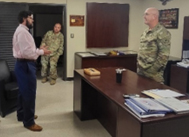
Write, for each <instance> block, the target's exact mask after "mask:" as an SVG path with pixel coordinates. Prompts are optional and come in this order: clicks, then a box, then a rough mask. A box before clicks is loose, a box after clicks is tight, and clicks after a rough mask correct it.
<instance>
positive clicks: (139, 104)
mask: <svg viewBox="0 0 189 137" xmlns="http://www.w3.org/2000/svg"><path fill="white" fill-rule="evenodd" d="M125 105H126V106H128V107H129V108H130V109H131V110H132V111H133V112H134V113H135V114H136V115H137V116H139V117H140V118H146V117H157V116H164V115H165V114H166V113H168V112H172V110H170V109H169V108H167V107H165V106H163V105H162V104H160V103H158V102H157V101H156V100H154V99H151V98H130V99H125Z"/></svg>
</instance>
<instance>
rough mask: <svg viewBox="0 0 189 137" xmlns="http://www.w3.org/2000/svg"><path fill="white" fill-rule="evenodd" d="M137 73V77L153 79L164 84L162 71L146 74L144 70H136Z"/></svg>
mask: <svg viewBox="0 0 189 137" xmlns="http://www.w3.org/2000/svg"><path fill="white" fill-rule="evenodd" d="M137 73H138V74H139V75H142V76H145V77H148V78H150V79H153V80H155V81H157V82H159V83H162V84H163V83H164V78H163V71H160V72H155V73H154V72H153V73H150V72H147V71H146V70H142V69H139V68H138V69H137Z"/></svg>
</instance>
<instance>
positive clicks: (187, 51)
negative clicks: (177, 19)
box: [182, 16, 189, 59]
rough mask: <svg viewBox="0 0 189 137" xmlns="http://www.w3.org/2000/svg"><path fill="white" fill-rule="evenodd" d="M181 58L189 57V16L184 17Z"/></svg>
mask: <svg viewBox="0 0 189 137" xmlns="http://www.w3.org/2000/svg"><path fill="white" fill-rule="evenodd" d="M182 58H184V59H189V16H186V17H184V29H183V43H182Z"/></svg>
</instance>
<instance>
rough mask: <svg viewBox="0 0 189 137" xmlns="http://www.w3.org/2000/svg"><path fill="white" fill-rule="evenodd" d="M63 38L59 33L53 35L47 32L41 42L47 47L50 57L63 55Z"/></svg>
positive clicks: (51, 32)
mask: <svg viewBox="0 0 189 137" xmlns="http://www.w3.org/2000/svg"><path fill="white" fill-rule="evenodd" d="M63 44H64V36H63V34H62V33H61V32H59V33H58V34H54V33H53V31H52V30H51V31H48V32H47V33H46V34H45V35H44V37H43V40H42V42H41V46H42V45H46V46H49V50H50V51H51V52H52V53H51V54H50V56H54V55H58V56H60V55H62V53H63Z"/></svg>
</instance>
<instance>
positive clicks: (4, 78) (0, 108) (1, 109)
mask: <svg viewBox="0 0 189 137" xmlns="http://www.w3.org/2000/svg"><path fill="white" fill-rule="evenodd" d="M18 90H19V88H18V84H17V82H16V77H15V75H14V71H10V69H9V66H8V64H7V62H6V61H5V60H0V115H1V116H2V117H5V115H6V114H8V113H10V112H13V111H14V110H16V106H17V95H18Z"/></svg>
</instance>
